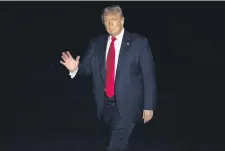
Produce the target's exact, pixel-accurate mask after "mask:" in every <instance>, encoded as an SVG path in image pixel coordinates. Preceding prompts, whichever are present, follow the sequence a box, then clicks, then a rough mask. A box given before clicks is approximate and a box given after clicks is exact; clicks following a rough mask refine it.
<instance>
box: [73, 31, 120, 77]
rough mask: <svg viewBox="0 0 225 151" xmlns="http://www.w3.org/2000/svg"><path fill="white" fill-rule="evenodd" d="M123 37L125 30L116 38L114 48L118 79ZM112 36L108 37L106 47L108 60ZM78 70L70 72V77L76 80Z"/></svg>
mask: <svg viewBox="0 0 225 151" xmlns="http://www.w3.org/2000/svg"><path fill="white" fill-rule="evenodd" d="M123 35H124V28H123V29H122V31H121V32H120V34H119V35H117V36H116V41H115V42H114V46H115V53H116V54H115V77H116V70H117V64H118V60H119V53H120V47H121V44H122V40H123ZM111 38H112V36H109V37H108V42H107V46H106V54H105V55H106V57H105V58H107V55H108V52H109V47H110V44H111V41H112V39H111ZM77 71H78V69H77V70H76V71H74V72H70V77H71V78H74V77H75V75H76V73H77Z"/></svg>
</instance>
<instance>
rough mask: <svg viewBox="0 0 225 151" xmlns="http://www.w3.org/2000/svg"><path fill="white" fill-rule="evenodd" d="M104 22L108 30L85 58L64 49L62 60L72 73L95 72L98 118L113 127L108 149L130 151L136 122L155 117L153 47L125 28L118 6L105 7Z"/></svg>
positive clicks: (96, 40) (93, 41)
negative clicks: (129, 143)
mask: <svg viewBox="0 0 225 151" xmlns="http://www.w3.org/2000/svg"><path fill="white" fill-rule="evenodd" d="M102 21H103V24H104V26H105V28H106V31H107V32H108V34H107V35H101V36H99V37H98V38H96V39H94V40H92V42H91V43H90V46H89V49H88V51H87V53H86V55H85V56H84V58H83V60H82V61H81V62H80V63H79V59H80V57H79V56H77V57H76V59H74V58H73V57H72V55H71V54H70V52H63V53H62V59H63V61H60V62H61V64H63V65H64V66H65V67H66V68H67V69H68V70H69V72H70V76H71V78H74V76H75V75H76V74H85V75H89V74H92V77H93V89H94V90H93V91H94V94H95V101H96V104H97V111H98V117H99V118H102V117H103V118H104V120H105V121H106V123H108V124H109V126H110V142H109V145H108V148H107V149H108V151H114V150H116V151H117V150H119V151H123V150H127V149H128V141H129V137H130V135H131V133H132V130H133V128H134V127H135V124H136V123H137V122H138V121H140V120H141V119H143V121H144V123H147V122H148V121H150V120H151V118H152V117H153V109H154V106H155V101H156V80H155V72H154V61H153V57H152V54H151V49H150V46H149V44H148V41H147V39H146V38H145V37H142V36H140V35H138V34H134V33H130V32H128V31H126V30H125V29H124V26H123V25H124V16H123V13H122V9H121V8H120V7H119V6H110V7H107V8H105V9H104V11H103V13H102Z"/></svg>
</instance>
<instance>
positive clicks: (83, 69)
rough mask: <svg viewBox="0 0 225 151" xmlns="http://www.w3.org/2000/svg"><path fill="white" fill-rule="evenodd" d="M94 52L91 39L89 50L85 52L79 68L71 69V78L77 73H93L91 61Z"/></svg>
mask: <svg viewBox="0 0 225 151" xmlns="http://www.w3.org/2000/svg"><path fill="white" fill-rule="evenodd" d="M93 52H94V51H93V46H92V42H91V41H90V42H89V47H88V50H87V52H86V53H85V55H84V58H83V59H82V60H81V62H80V63H79V65H78V68H77V69H76V70H74V71H69V75H70V77H71V78H74V77H75V76H76V75H77V74H84V75H90V74H91V73H92V68H91V63H92V57H93Z"/></svg>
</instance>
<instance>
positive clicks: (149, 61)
mask: <svg viewBox="0 0 225 151" xmlns="http://www.w3.org/2000/svg"><path fill="white" fill-rule="evenodd" d="M140 65H141V71H142V75H143V81H144V110H153V109H154V108H155V103H156V95H157V94H156V78H155V63H154V60H153V56H152V52H151V48H150V46H149V44H148V40H147V39H145V40H144V41H143V44H142V47H141V50H140Z"/></svg>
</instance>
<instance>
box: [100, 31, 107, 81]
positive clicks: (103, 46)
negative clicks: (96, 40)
mask: <svg viewBox="0 0 225 151" xmlns="http://www.w3.org/2000/svg"><path fill="white" fill-rule="evenodd" d="M107 41H108V36H107V35H104V36H103V43H102V44H101V48H100V58H99V60H100V70H101V71H100V72H101V76H102V80H103V83H104V84H105V78H106V77H105V76H106V66H105V59H106V46H107Z"/></svg>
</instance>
